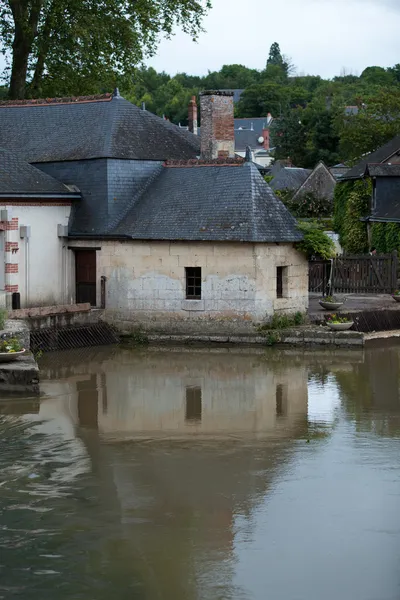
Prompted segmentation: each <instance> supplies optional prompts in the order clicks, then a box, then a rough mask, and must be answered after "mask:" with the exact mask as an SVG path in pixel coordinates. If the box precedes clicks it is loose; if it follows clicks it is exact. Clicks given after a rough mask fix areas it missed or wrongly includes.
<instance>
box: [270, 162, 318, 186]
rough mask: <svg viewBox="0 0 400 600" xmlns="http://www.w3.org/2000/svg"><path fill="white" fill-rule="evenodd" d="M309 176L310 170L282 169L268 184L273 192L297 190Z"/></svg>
mask: <svg viewBox="0 0 400 600" xmlns="http://www.w3.org/2000/svg"><path fill="white" fill-rule="evenodd" d="M310 174H311V169H300V168H297V167H283V168H281V169H280V170H279V171H278V173H277V174H276V175H275V176H274V178H273V179H272V181H271V183H270V184H269V185H270V186H271V188H272V189H273V190H274V191H277V190H293V191H294V192H295V191H297V190H298V189H299V187H300V186H301V185H303V183H304V182H305V180H306V179H307V177H308V176H309V175H310Z"/></svg>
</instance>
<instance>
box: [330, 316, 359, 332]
mask: <svg viewBox="0 0 400 600" xmlns="http://www.w3.org/2000/svg"><path fill="white" fill-rule="evenodd" d="M326 324H327V325H328V327H330V328H331V329H333V330H335V331H346V330H347V329H351V328H352V327H353V325H354V321H351V319H349V318H347V317H339V315H329V317H328V318H327V319H326Z"/></svg>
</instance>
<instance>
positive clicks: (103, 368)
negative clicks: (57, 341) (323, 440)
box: [41, 350, 307, 600]
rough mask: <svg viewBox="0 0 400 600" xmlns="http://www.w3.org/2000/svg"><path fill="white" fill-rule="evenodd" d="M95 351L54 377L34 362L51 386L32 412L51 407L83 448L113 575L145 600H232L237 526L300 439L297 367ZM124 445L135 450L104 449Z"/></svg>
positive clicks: (302, 396) (64, 361)
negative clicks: (121, 573)
mask: <svg viewBox="0 0 400 600" xmlns="http://www.w3.org/2000/svg"><path fill="white" fill-rule="evenodd" d="M100 352H102V351H100ZM105 352H106V353H105V354H104V355H103V357H101V355H100V356H94V357H93V362H92V361H88V362H80V361H77V362H76V363H74V362H73V361H72V362H71V363H70V364H68V358H67V357H66V355H65V353H63V355H62V356H61V360H60V368H59V369H58V368H56V367H55V364H54V360H56V356H53V357H52V356H49V357H45V358H44V360H43V361H42V365H41V366H42V372H43V375H44V377H46V374H47V375H48V376H51V377H53V378H54V377H57V381H54V380H53V381H46V380H45V381H44V383H43V389H44V391H45V392H46V393H47V394H48V395H49V396H52V397H55V399H51V398H50V397H49V398H48V399H44V400H43V402H42V408H41V410H42V411H44V412H46V411H47V412H48V410H49V409H48V408H46V405H51V404H52V403H53V404H54V403H58V410H59V411H60V413H62V415H63V418H64V416H65V415H68V414H69V415H70V419H71V422H73V423H74V426H75V427H76V431H77V435H78V436H79V437H80V438H81V439H82V440H83V441H84V443H85V445H86V448H87V450H88V452H89V454H90V458H91V461H92V468H93V472H94V473H95V474H96V477H97V478H98V480H99V484H98V494H99V502H100V503H102V505H103V507H104V509H103V510H104V511H105V514H106V515H109V516H108V517H107V518H111V517H112V518H115V519H116V523H115V531H118V534H117V535H120V536H121V541H120V547H123V548H124V553H123V556H121V552H120V553H119V555H118V562H119V569H120V570H121V569H126V572H127V573H129V569H131V568H132V565H136V566H138V565H140V572H141V575H142V577H143V580H144V586H145V589H146V596H145V597H149V598H157V597H160V598H166V599H168V600H169V599H171V600H172V599H174V600H180V599H183V598H184V599H185V600H186V599H188V600H189V599H192V598H193V599H194V598H198V597H202V598H205V599H207V598H210V599H211V598H212V599H213V600H214V599H215V598H217V597H223V596H224V594H226V593H228V592H229V594H231V595H230V597H235V598H240V597H241V596H240V590H237V589H235V588H234V585H233V583H232V581H233V561H234V553H235V547H234V540H235V535H236V534H237V530H238V526H239V525H238V519H237V516H239V515H240V517H241V520H242V522H243V523H245V525H244V526H245V527H247V528H251V519H249V518H248V517H250V515H251V513H252V511H253V510H254V508H255V507H256V506H258V505H259V503H260V502H261V501H262V500H263V499H264V498H265V494H266V493H267V491H268V488H269V487H270V486H271V485H272V482H273V481H274V479H275V478H276V477H278V476H279V473H280V472H281V471H282V470H284V469H285V466H286V464H287V463H288V462H289V461H290V459H291V456H292V449H291V447H292V445H291V443H290V442H291V439H293V438H297V437H302V436H303V435H304V433H305V431H306V427H307V366H306V365H305V364H293V363H284V362H274V363H268V362H267V361H266V360H265V358H264V357H263V356H260V355H257V354H244V353H234V352H223V353H221V352H218V353H206V352H199V353H197V352H195V351H190V352H181V353H175V352H172V351H168V352H151V351H146V352H135V351H124V350H120V351H118V352H117V354H115V356H111V357H108V356H107V351H105ZM46 362H47V365H48V366H47V368H46ZM57 386H59V389H57ZM67 388H68V391H67ZM43 414H44V413H43ZM126 436H128V437H129V438H135V439H136V442H135V443H129V444H115V443H105V441H107V440H108V441H111V442H112V441H113V440H115V439H121V438H122V439H124V438H125V437H126ZM160 437H162V439H160ZM105 535H106V534H105V533H101V534H99V548H101V547H102V546H105V541H104V539H105ZM102 536H104V538H102ZM116 560H117V559H116Z"/></svg>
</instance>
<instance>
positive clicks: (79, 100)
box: [0, 93, 113, 108]
mask: <svg viewBox="0 0 400 600" xmlns="http://www.w3.org/2000/svg"><path fill="white" fill-rule="evenodd" d="M112 99H113V94H110V93H106V94H94V95H91V96H64V97H59V98H28V99H26V100H1V101H0V108H2V107H5V108H10V107H19V108H21V107H27V106H29V107H32V106H54V105H60V104H84V103H85V102H110V101H111V100H112Z"/></svg>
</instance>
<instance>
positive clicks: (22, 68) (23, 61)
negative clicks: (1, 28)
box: [9, 0, 44, 100]
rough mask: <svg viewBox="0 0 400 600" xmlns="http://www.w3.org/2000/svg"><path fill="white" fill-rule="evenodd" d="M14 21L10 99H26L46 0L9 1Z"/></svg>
mask: <svg viewBox="0 0 400 600" xmlns="http://www.w3.org/2000/svg"><path fill="white" fill-rule="evenodd" d="M9 2H10V8H11V11H12V15H13V19H14V39H13V44H12V52H13V59H12V68H11V80H10V90H9V97H10V98H11V100H16V99H23V98H24V97H25V89H26V77H27V73H28V62H29V56H30V54H31V52H32V46H33V42H34V41H35V38H36V36H37V31H38V23H39V17H40V11H41V9H42V6H43V2H44V0H9Z"/></svg>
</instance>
